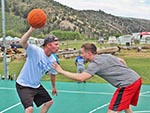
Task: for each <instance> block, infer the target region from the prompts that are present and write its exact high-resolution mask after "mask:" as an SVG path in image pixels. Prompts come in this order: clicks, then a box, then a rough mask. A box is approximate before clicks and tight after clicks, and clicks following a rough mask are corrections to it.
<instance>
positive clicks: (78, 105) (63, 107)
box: [0, 80, 150, 113]
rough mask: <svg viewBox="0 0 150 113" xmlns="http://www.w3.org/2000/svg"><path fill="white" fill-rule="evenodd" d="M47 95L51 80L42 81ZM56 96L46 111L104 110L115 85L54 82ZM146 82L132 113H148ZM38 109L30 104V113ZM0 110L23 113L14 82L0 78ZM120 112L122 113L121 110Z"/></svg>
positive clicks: (149, 98) (98, 112)
mask: <svg viewBox="0 0 150 113" xmlns="http://www.w3.org/2000/svg"><path fill="white" fill-rule="evenodd" d="M42 84H43V86H44V87H45V88H46V89H47V90H48V92H49V94H50V95H51V82H50V81H42ZM56 86H57V91H58V96H52V95H51V96H52V98H53V100H54V104H53V105H52V107H51V109H50V110H49V112H48V113H106V112H107V108H108V105H109V101H110V99H111V97H112V94H113V92H114V91H115V88H114V87H113V86H111V85H110V84H102V83H101V84H100V83H77V82H56ZM149 106H150V85H142V89H141V93H140V98H139V103H138V106H136V107H133V106H132V109H133V111H134V113H150V107H149ZM39 111H40V108H37V107H36V106H35V105H34V113H39ZM0 113H24V109H23V106H22V104H21V103H20V100H19V97H18V95H17V92H16V89H15V81H9V80H0ZM121 113H123V112H121Z"/></svg>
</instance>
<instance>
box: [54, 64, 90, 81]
mask: <svg viewBox="0 0 150 113" xmlns="http://www.w3.org/2000/svg"><path fill="white" fill-rule="evenodd" d="M53 68H54V69H55V70H56V71H57V72H58V73H61V74H63V75H64V76H66V77H68V78H71V79H73V80H76V81H80V82H83V81H85V80H87V79H89V78H91V77H92V75H90V74H88V73H86V72H82V73H71V72H68V71H65V70H63V69H62V68H61V67H60V65H58V64H57V63H54V64H53Z"/></svg>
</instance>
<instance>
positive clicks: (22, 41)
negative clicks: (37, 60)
mask: <svg viewBox="0 0 150 113" xmlns="http://www.w3.org/2000/svg"><path fill="white" fill-rule="evenodd" d="M33 31H34V28H33V27H30V28H29V30H28V31H27V32H26V33H25V34H24V35H23V36H22V37H21V39H20V41H19V43H20V45H21V46H22V47H23V48H25V49H26V48H27V47H28V43H27V41H28V39H29V37H30V36H31V34H32V32H33Z"/></svg>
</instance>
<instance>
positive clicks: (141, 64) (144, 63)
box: [0, 40, 150, 84]
mask: <svg viewBox="0 0 150 113" xmlns="http://www.w3.org/2000/svg"><path fill="white" fill-rule="evenodd" d="M85 42H90V43H91V42H92V43H94V44H96V46H97V47H100V46H101V45H100V44H98V43H96V41H95V40H88V41H84V40H83V41H64V45H62V42H60V49H64V48H77V49H79V48H80V47H81V45H82V44H83V43H85ZM104 46H108V45H107V44H105V45H104ZM116 55H117V56H118V57H121V58H124V59H125V60H126V62H127V64H128V66H129V67H130V68H132V69H133V70H135V71H136V72H137V73H138V74H139V75H140V76H141V77H142V79H143V83H144V84H150V64H149V63H150V52H148V51H147V52H144V53H142V52H141V53H140V52H136V50H129V51H128V50H121V52H119V53H117V54H116ZM59 60H60V63H61V66H62V67H63V69H65V70H67V71H71V72H76V67H75V64H74V60H75V58H71V59H63V58H62V59H59ZM24 62H25V60H24V59H18V60H13V61H11V62H10V63H9V65H8V67H9V73H10V75H13V74H16V75H18V74H19V72H20V70H21V68H22V66H23V64H24ZM0 74H1V75H4V66H3V62H2V61H0ZM49 79H50V77H49V75H45V76H44V77H43V78H42V80H49ZM56 80H57V81H63V82H73V80H71V79H68V78H66V77H64V76H63V75H60V74H58V75H57V79H56ZM88 82H97V83H102V82H105V80H103V79H102V78H100V77H98V76H96V75H95V76H94V77H92V78H91V79H89V80H88Z"/></svg>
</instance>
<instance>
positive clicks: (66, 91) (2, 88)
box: [0, 87, 150, 97]
mask: <svg viewBox="0 0 150 113" xmlns="http://www.w3.org/2000/svg"><path fill="white" fill-rule="evenodd" d="M0 89H1V90H16V89H15V88H6V87H0ZM48 91H52V90H48ZM57 91H58V92H61V93H78V94H97V95H99V94H101V95H112V94H113V92H111V93H105V92H83V91H69V90H57ZM147 93H150V91H146V92H143V93H140V96H142V97H150V95H145V94H147Z"/></svg>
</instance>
